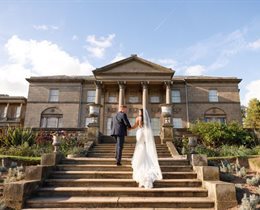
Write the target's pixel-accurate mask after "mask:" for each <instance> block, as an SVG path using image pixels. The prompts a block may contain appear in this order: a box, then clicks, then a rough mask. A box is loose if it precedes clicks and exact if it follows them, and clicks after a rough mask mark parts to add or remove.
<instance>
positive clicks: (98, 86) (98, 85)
mask: <svg viewBox="0 0 260 210" xmlns="http://www.w3.org/2000/svg"><path fill="white" fill-rule="evenodd" d="M95 85H96V96H95V104H101V94H102V90H101V88H102V82H100V81H96V82H95Z"/></svg>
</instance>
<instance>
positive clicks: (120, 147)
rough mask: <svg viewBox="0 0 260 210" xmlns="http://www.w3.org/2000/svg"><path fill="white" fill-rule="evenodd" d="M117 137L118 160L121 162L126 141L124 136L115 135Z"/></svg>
mask: <svg viewBox="0 0 260 210" xmlns="http://www.w3.org/2000/svg"><path fill="white" fill-rule="evenodd" d="M114 138H115V139H116V162H117V163H120V162H121V158H122V151H123V146H124V142H125V137H124V136H114Z"/></svg>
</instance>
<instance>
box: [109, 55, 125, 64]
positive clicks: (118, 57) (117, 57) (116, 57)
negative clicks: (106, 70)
mask: <svg viewBox="0 0 260 210" xmlns="http://www.w3.org/2000/svg"><path fill="white" fill-rule="evenodd" d="M125 58H126V57H125V56H124V55H122V53H117V54H116V56H115V57H114V58H113V59H112V60H111V62H110V63H115V62H117V61H120V60H123V59H125Z"/></svg>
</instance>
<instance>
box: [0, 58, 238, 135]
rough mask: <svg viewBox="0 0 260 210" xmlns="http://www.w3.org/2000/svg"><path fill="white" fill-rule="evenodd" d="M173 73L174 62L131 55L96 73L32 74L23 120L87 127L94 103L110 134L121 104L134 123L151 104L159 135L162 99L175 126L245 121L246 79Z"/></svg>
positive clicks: (46, 125) (31, 123) (28, 124)
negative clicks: (241, 85) (169, 65)
mask: <svg viewBox="0 0 260 210" xmlns="http://www.w3.org/2000/svg"><path fill="white" fill-rule="evenodd" d="M174 73H175V72H174V70H172V69H170V68H166V67H163V66H161V65H158V64H155V63H152V62H150V61H147V60H145V59H143V58H140V57H138V56H137V55H132V56H130V57H128V58H126V59H123V60H120V61H118V62H115V63H112V64H109V65H106V66H104V67H101V68H97V69H95V70H93V76H43V77H31V78H27V79H26V80H27V81H28V82H29V93H28V98H27V103H26V112H25V120H24V126H25V127H32V128H75V129H76V128H85V127H87V126H88V124H89V123H91V122H93V117H91V116H90V115H89V107H90V105H91V104H93V103H94V104H96V105H98V106H99V117H98V124H99V131H100V132H101V133H102V134H104V135H109V134H110V124H111V119H112V116H113V115H114V114H115V113H116V112H117V110H118V106H119V105H120V104H126V105H127V106H128V117H129V119H130V122H131V123H133V122H134V119H135V117H136V116H137V114H138V109H139V108H142V107H143V106H144V107H146V108H147V110H148V112H149V113H150V118H151V124H152V127H153V131H154V135H159V132H160V129H161V125H162V123H163V119H162V116H161V105H162V104H167V105H169V106H171V109H172V116H171V123H172V124H173V126H174V128H175V129H185V128H188V127H189V126H190V124H191V123H193V122H194V121H196V120H203V121H207V122H209V121H218V122H223V123H225V122H230V121H238V122H240V123H241V111H240V98H239V88H238V84H239V83H240V81H241V79H238V78H235V77H208V76H174ZM0 103H2V102H0ZM19 103H20V104H21V102H19ZM1 106H3V107H4V106H7V105H4V104H1ZM19 106H21V105H19ZM19 109H20V108H19ZM130 135H134V131H133V132H130Z"/></svg>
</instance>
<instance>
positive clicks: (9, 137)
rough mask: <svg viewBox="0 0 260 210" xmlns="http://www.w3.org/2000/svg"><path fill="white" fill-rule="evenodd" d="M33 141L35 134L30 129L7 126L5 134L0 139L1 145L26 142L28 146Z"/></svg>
mask: <svg viewBox="0 0 260 210" xmlns="http://www.w3.org/2000/svg"><path fill="white" fill-rule="evenodd" d="M34 143H35V134H34V132H33V131H32V130H31V129H25V128H10V127H9V128H8V129H7V133H6V135H5V136H2V137H1V139H0V145H1V146H6V147H10V146H18V145H22V144H28V145H29V146H31V145H33V144H34Z"/></svg>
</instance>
